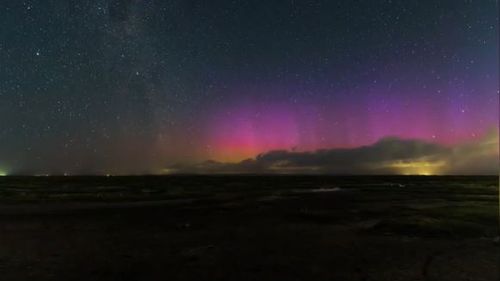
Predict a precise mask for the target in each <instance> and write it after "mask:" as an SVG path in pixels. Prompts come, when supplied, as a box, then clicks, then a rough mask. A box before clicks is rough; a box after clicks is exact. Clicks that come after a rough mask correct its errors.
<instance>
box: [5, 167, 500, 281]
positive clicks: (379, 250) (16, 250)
mask: <svg viewBox="0 0 500 281" xmlns="http://www.w3.org/2000/svg"><path fill="white" fill-rule="evenodd" d="M498 208H499V203H498V178H497V177H477V176H476V177H429V176H426V177H397V176H366V177H334V176H224V177H222V176H166V177H3V178H0V279H1V280H2V281H11V280H37V281H41V280H61V281H62V280H193V281H194V280H197V281H198V280H366V281H368V280H372V281H375V280H391V281H394V280H404V281H411V280H441V281H446V280H455V281H459V280H475V281H479V280H492V281H493V280H498V279H499V260H500V254H499V252H500V251H499V250H500V247H499V241H498V239H499V238H498V237H499V230H498V214H499V210H498Z"/></svg>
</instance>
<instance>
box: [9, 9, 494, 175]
mask: <svg viewBox="0 0 500 281" xmlns="http://www.w3.org/2000/svg"><path fill="white" fill-rule="evenodd" d="M0 24H1V28H0V174H64V173H67V174H163V173H175V172H183V173H184V172H185V173H218V172H221V173H245V172H252V173H273V172H278V173H281V172H283V173H309V172H311V173H346V174H350V173H354V174H355V173H367V174H370V173H384V174H386V173H395V174H446V173H458V174H468V173H473V174H476V173H477V174H481V173H497V172H498V120H499V117H498V106H499V86H498V77H499V72H498V59H499V58H498V1H495V0H479V1H473V0H467V1H464V0H449V1H445V0H442V1H436V0H428V1H406V0H404V1H403V0H400V1H398V0H392V1H391V0H385V1H378V0H377V1H371V0H370V1H357V0H343V1H334V0H329V1H327V0H324V1H320V0H318V1H312V0H302V1H301V0H288V1H281V0H273V1H251V0H248V1H245V0H231V1H230V0H220V1H193V0H95V1H91V0H88V1H81V0H38V1H36V0H33V1H19V0H5V1H1V3H0ZM245 159H246V160H245ZM207 160H210V161H207Z"/></svg>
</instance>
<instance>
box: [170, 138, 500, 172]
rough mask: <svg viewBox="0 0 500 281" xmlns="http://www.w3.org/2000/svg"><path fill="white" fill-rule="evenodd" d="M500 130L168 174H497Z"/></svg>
mask: <svg viewBox="0 0 500 281" xmlns="http://www.w3.org/2000/svg"><path fill="white" fill-rule="evenodd" d="M498 139H499V134H498V130H497V129H495V130H491V131H490V132H488V133H487V134H485V135H484V136H483V137H481V138H478V139H475V140H473V141H469V142H465V143H460V144H455V145H451V146H446V145H441V144H436V143H432V142H428V141H425V140H419V139H401V138H398V137H387V138H383V139H381V140H379V141H378V142H376V143H374V144H371V145H367V146H361V147H356V148H334V149H323V150H317V151H311V152H294V151H287V150H276V151H269V152H266V153H263V154H260V155H258V156H256V157H255V158H253V159H246V160H243V161H241V162H237V163H223V162H217V161H206V162H203V163H198V164H194V165H174V166H171V167H168V169H166V171H167V172H169V173H190V174H191V173H193V174H248V173H250V174H346V175H348V174H366V175H372V174H403V175H494V174H498V171H499V160H498V159H499V141H498Z"/></svg>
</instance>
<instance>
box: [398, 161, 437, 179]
mask: <svg viewBox="0 0 500 281" xmlns="http://www.w3.org/2000/svg"><path fill="white" fill-rule="evenodd" d="M444 165H445V162H443V161H440V162H428V161H410V162H403V161H400V162H396V163H393V164H391V165H390V167H391V168H393V169H395V170H396V171H397V172H399V173H401V174H403V175H421V176H431V175H436V174H439V171H441V168H442V167H443V166H444Z"/></svg>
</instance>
